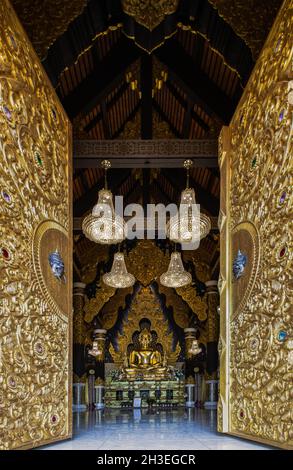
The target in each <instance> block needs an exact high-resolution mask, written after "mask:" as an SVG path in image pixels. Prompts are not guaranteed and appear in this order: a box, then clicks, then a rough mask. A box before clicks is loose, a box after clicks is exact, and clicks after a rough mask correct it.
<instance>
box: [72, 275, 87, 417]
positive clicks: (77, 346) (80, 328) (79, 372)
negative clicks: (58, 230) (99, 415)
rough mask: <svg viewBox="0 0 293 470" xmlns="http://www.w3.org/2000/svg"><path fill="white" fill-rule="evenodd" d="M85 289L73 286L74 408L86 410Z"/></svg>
mask: <svg viewBox="0 0 293 470" xmlns="http://www.w3.org/2000/svg"><path fill="white" fill-rule="evenodd" d="M85 287H86V284H84V283H83V282H75V283H74V284H73V312H74V313H73V343H74V345H73V408H74V409H85V408H86V398H85V380H86V375H85V357H84V341H85V334H86V325H85V322H84V311H83V307H84V301H85Z"/></svg>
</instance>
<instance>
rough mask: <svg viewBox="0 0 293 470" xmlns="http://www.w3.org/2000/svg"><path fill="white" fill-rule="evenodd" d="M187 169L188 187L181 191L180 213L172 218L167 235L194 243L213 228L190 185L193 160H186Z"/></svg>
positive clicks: (177, 241) (176, 241) (178, 241)
mask: <svg viewBox="0 0 293 470" xmlns="http://www.w3.org/2000/svg"><path fill="white" fill-rule="evenodd" d="M183 165H184V168H185V169H186V171H187V183H186V188H185V189H184V191H182V193H181V200H180V208H179V213H178V214H177V215H175V216H173V217H171V218H170V221H169V222H168V224H167V236H168V237H169V238H170V240H172V241H174V242H175V243H181V244H184V243H192V242H196V241H199V240H201V239H202V238H204V237H206V236H207V234H208V233H209V231H210V230H211V221H210V218H209V217H208V216H207V215H205V214H202V213H200V212H199V210H198V209H197V206H196V200H195V192H194V189H193V188H190V187H189V170H190V168H191V166H192V165H193V162H192V161H191V160H185V162H184V164H183Z"/></svg>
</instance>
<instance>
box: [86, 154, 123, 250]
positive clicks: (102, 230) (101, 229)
mask: <svg viewBox="0 0 293 470" xmlns="http://www.w3.org/2000/svg"><path fill="white" fill-rule="evenodd" d="M102 167H103V168H104V170H105V188H104V189H101V190H100V191H99V194H98V202H97V204H96V205H95V206H94V207H93V209H92V212H91V213H90V214H89V215H87V216H86V217H85V218H84V220H83V222H82V231H83V233H84V234H85V236H86V237H87V238H88V239H89V240H91V241H93V242H95V243H101V244H103V245H113V244H116V243H120V242H121V241H123V240H124V238H125V235H124V227H125V223H124V220H123V218H122V217H120V216H118V215H117V214H115V211H114V205H113V194H112V192H111V191H110V190H109V189H108V188H107V170H108V169H109V168H111V163H110V162H109V160H103V161H102Z"/></svg>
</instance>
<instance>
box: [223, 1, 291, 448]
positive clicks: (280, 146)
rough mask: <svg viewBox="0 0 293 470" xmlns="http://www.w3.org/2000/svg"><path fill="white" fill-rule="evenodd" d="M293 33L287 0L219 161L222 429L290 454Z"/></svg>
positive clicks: (226, 132)
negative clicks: (279, 448) (282, 449)
mask: <svg viewBox="0 0 293 470" xmlns="http://www.w3.org/2000/svg"><path fill="white" fill-rule="evenodd" d="M290 5H291V9H290ZM292 30H293V16H292V1H291V0H285V2H284V4H283V6H282V8H281V11H280V12H279V15H278V17H277V19H276V22H275V24H274V26H273V28H272V31H271V33H270V35H269V37H268V39H267V41H266V44H265V46H264V48H263V50H262V53H261V55H260V57H259V59H258V61H257V64H256V66H255V69H254V71H253V73H252V76H251V78H250V80H249V83H248V85H247V87H246V90H245V91H244V94H243V97H242V99H241V101H240V103H239V106H238V108H237V111H236V113H235V115H234V117H233V119H232V123H231V125H230V127H229V128H224V129H223V131H222V134H221V137H220V157H219V158H220V167H221V179H222V183H221V184H222V190H221V213H220V221H219V225H220V230H221V275H220V282H219V289H220V293H221V320H220V322H221V328H220V329H221V333H220V344H219V349H220V359H221V377H220V397H219V419H218V427H219V430H220V431H222V432H227V433H230V434H234V435H238V436H243V437H246V438H249V439H253V440H256V441H261V442H266V443H269V444H272V445H276V446H279V447H285V448H290V447H291V446H292V445H293V427H292V418H293V414H292V410H293V406H292V398H293V391H292V378H293V339H292V332H293V331H292V328H293V325H292V323H293V322H292V303H293V299H292V220H293V217H292V216H293V214H292V166H293V165H292V158H293V157H292V155H293V152H292V104H293V98H292V93H293V91H292V89H293V86H292V85H293V83H292ZM290 80H291V81H290ZM290 271H291V272H290ZM290 278H291V281H290Z"/></svg>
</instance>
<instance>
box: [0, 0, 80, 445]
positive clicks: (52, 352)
mask: <svg viewBox="0 0 293 470" xmlns="http://www.w3.org/2000/svg"><path fill="white" fill-rule="evenodd" d="M70 160H71V127H70V123H69V121H68V119H67V117H66V115H65V113H64V111H63V109H62V107H61V105H60V104H59V101H58V99H57V97H56V95H55V93H54V90H53V89H52V87H51V85H50V83H49V80H48V79H47V77H46V75H45V73H44V71H43V69H42V67H41V65H40V62H39V60H38V58H37V56H36V54H35V53H34V51H33V49H32V46H31V45H30V43H29V41H28V39H27V37H26V35H25V33H24V31H23V29H22V27H21V26H20V23H19V21H18V19H17V17H16V15H15V13H14V11H13V9H12V8H11V6H10V4H9V2H8V0H1V2H0V200H1V202H0V217H1V226H0V243H1V246H0V268H1V277H0V448H1V449H11V448H27V447H34V446H38V445H40V444H46V443H48V442H52V441H55V440H61V439H65V438H68V437H70V435H71V411H70V410H71V315H72V308H71V278H72V272H71V253H72V243H71V235H70V234H71V187H70V181H71V163H70Z"/></svg>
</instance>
